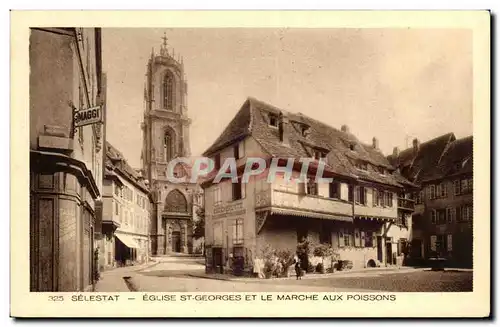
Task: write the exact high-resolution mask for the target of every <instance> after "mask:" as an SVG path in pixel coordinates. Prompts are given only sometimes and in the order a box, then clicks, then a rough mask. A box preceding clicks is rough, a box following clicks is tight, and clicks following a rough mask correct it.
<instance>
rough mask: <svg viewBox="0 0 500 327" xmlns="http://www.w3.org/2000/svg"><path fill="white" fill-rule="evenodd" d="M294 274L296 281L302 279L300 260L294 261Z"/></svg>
mask: <svg viewBox="0 0 500 327" xmlns="http://www.w3.org/2000/svg"><path fill="white" fill-rule="evenodd" d="M295 274H297V279H302V268H301V267H300V258H299V257H297V258H296V259H295Z"/></svg>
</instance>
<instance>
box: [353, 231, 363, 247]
mask: <svg viewBox="0 0 500 327" xmlns="http://www.w3.org/2000/svg"><path fill="white" fill-rule="evenodd" d="M354 246H355V247H360V246H361V234H360V232H359V229H358V228H355V229H354Z"/></svg>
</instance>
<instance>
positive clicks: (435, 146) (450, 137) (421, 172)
mask: <svg viewBox="0 0 500 327" xmlns="http://www.w3.org/2000/svg"><path fill="white" fill-rule="evenodd" d="M453 141H455V135H454V134H453V133H448V134H444V135H441V136H439V137H436V138H434V139H432V140H429V141H427V142H424V143H421V144H420V145H419V146H418V150H417V151H416V152H415V150H414V149H413V148H408V149H406V150H404V151H401V152H400V153H399V156H394V155H390V156H388V157H387V158H388V160H389V162H390V163H391V164H392V165H394V166H395V167H397V168H399V169H400V171H401V174H402V175H403V176H404V177H406V178H408V179H410V180H411V181H413V182H415V183H421V182H422V181H424V180H427V179H428V178H429V177H430V175H431V174H433V169H434V168H435V167H436V166H437V165H438V163H439V162H440V159H441V156H442V154H443V153H444V151H445V149H446V147H447V146H448V144H449V143H450V142H453Z"/></svg>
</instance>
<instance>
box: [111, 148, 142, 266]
mask: <svg viewBox="0 0 500 327" xmlns="http://www.w3.org/2000/svg"><path fill="white" fill-rule="evenodd" d="M103 184H104V185H103V218H102V231H103V232H102V233H103V236H104V237H103V239H102V243H101V269H110V268H114V267H120V266H125V265H130V264H141V263H145V262H147V261H148V260H149V229H150V228H149V225H150V212H149V208H150V196H149V188H148V186H147V184H148V182H147V181H146V180H145V179H144V178H143V176H142V175H141V174H140V173H138V172H136V171H135V170H134V169H133V168H132V167H130V165H129V164H128V163H127V161H126V160H125V158H124V156H123V154H122V153H121V152H120V151H119V150H118V149H116V148H115V147H113V146H112V145H111V144H110V143H109V142H108V143H107V144H106V162H105V172H104V182H103Z"/></svg>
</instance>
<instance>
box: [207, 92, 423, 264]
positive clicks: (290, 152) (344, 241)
mask: <svg viewBox="0 0 500 327" xmlns="http://www.w3.org/2000/svg"><path fill="white" fill-rule="evenodd" d="M204 155H205V156H208V157H210V158H212V159H213V160H214V162H215V168H216V169H218V168H220V167H221V165H222V164H223V163H224V162H225V161H226V159H229V158H234V160H235V161H236V167H238V174H239V177H238V183H233V182H232V181H231V180H230V179H222V180H221V181H220V182H214V180H213V178H212V179H208V180H207V181H205V182H204V183H203V184H202V186H203V188H204V194H205V209H206V210H205V215H206V216H205V217H206V218H205V219H206V228H205V244H206V265H207V270H208V271H219V272H221V271H223V272H231V271H232V270H233V269H234V265H235V263H236V262H239V264H241V263H242V262H243V265H244V267H245V268H244V269H245V270H247V271H252V269H255V268H256V267H257V266H259V267H260V268H262V265H261V264H260V263H258V262H261V260H262V258H263V257H264V256H265V251H267V249H269V248H271V249H273V250H277V251H281V250H289V251H291V252H294V253H295V251H296V250H297V246H298V245H299V243H303V242H304V241H306V242H308V243H309V244H316V245H317V244H328V245H330V246H331V247H332V248H334V249H335V251H336V252H337V253H338V254H339V255H340V260H346V261H351V262H352V264H353V266H354V267H357V268H360V267H368V266H376V265H393V264H402V258H403V257H404V254H405V249H404V248H403V246H402V245H403V242H404V243H407V242H408V241H409V239H410V237H411V215H405V216H404V217H405V218H406V219H405V221H402V219H398V216H403V215H399V211H400V210H402V209H403V208H400V207H399V206H400V205H402V204H403V203H402V202H401V201H399V197H400V196H401V194H404V193H405V191H407V190H408V189H409V188H411V187H414V186H415V185H413V184H412V183H411V182H409V181H407V180H406V179H405V178H403V177H402V176H401V175H400V174H399V173H398V172H397V171H396V169H395V168H394V167H393V166H392V165H390V164H389V162H388V161H387V159H386V158H385V157H384V155H383V154H382V153H381V152H380V150H379V148H378V141H377V139H376V138H374V139H373V142H372V144H363V143H362V142H360V141H359V140H358V139H357V138H356V137H355V136H354V135H353V134H352V133H351V132H350V131H349V128H348V127H347V126H342V128H341V130H337V129H335V128H333V127H331V126H328V125H325V124H323V123H321V122H318V121H316V120H314V119H312V118H309V117H307V116H305V115H302V114H293V113H290V112H287V111H285V110H282V109H279V108H276V107H273V106H271V105H269V104H266V103H264V102H262V101H259V100H256V99H253V98H249V99H248V100H247V101H246V102H245V103H244V104H243V106H242V107H241V109H240V110H239V111H238V113H237V114H236V115H235V117H234V118H233V120H232V121H231V122H230V123H229V124H228V126H227V127H226V129H225V130H224V131H223V132H222V133H221V135H220V136H219V138H218V139H217V140H216V141H215V142H214V144H213V145H212V146H211V147H210V148H209V149H208V150H207V151H206V152H205V154H204ZM251 157H253V158H255V157H257V158H261V159H264V160H265V161H266V165H267V166H266V167H267V168H266V170H265V171H264V172H263V173H262V174H260V175H257V176H252V177H251V178H250V180H249V182H248V183H244V182H242V181H241V173H242V172H243V169H244V166H245V165H246V159H247V158H251ZM272 158H276V159H280V160H282V161H279V165H280V166H282V167H284V166H285V165H286V164H287V163H286V160H287V159H288V158H292V159H294V160H295V163H298V162H299V159H300V158H309V159H311V160H312V162H313V164H312V165H311V166H310V169H309V170H308V171H307V174H308V180H307V181H301V182H297V181H295V182H291V183H290V182H286V181H285V180H284V179H283V174H281V175H279V176H278V177H277V178H276V179H275V180H274V181H272V182H268V181H267V173H268V169H269V167H270V162H271V159H272ZM319 160H323V161H324V162H325V163H326V164H325V171H324V174H323V177H325V178H333V182H331V183H321V182H315V181H314V177H315V174H316V171H317V170H315V169H317V168H311V167H314V163H317V162H318V161H319ZM316 167H317V166H316ZM292 168H293V173H292V176H291V177H292V180H295V179H296V178H298V177H299V175H300V172H301V170H302V165H300V164H296V165H294V166H293V167H292ZM406 209H407V210H410V211H411V208H406ZM314 259H315V258H304V259H303V260H302V261H303V262H304V261H309V260H311V262H312V260H314ZM316 259H317V258H316ZM303 268H306V267H303Z"/></svg>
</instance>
